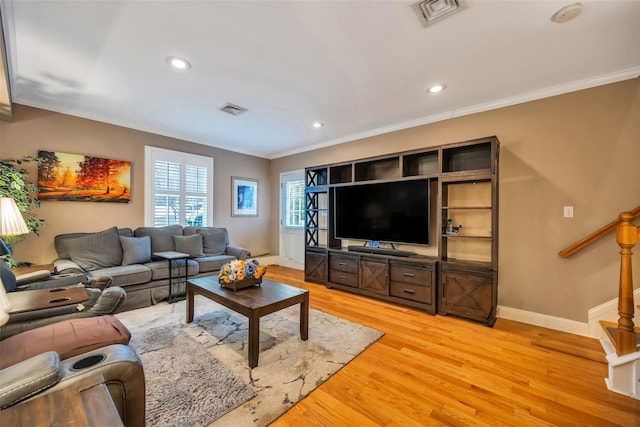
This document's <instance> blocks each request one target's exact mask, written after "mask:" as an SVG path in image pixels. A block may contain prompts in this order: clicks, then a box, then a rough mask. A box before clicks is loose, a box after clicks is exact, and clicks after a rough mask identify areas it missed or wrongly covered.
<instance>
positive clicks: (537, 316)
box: [497, 305, 590, 336]
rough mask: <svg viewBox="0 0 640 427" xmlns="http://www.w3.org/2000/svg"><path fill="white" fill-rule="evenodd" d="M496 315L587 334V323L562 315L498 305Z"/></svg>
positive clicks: (558, 329)
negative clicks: (550, 314) (557, 315)
mask: <svg viewBox="0 0 640 427" xmlns="http://www.w3.org/2000/svg"><path fill="white" fill-rule="evenodd" d="M497 316H498V317H500V318H502V319H509V320H515V321H517V322H522V323H528V324H530V325H536V326H541V327H543V328H549V329H555V330H557V331H563V332H569V333H571V334H576V335H584V336H590V335H589V325H588V324H587V323H584V322H578V321H576V320H571V319H565V318H562V317H556V316H549V315H548V314H541V313H535V312H533V311H526V310H520V309H518V308H512V307H505V306H502V305H499V306H498V312H497Z"/></svg>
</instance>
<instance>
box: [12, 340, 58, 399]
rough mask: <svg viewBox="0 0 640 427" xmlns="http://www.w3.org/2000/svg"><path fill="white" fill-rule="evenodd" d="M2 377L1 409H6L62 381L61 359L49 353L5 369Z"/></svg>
mask: <svg viewBox="0 0 640 427" xmlns="http://www.w3.org/2000/svg"><path fill="white" fill-rule="evenodd" d="M0 377H1V378H2V381H1V382H0V409H4V408H7V407H9V406H11V405H14V404H16V403H18V402H20V401H21V400H24V399H26V398H28V397H30V396H33V395H34V394H36V393H39V392H40V391H42V390H44V389H47V388H49V387H51V386H53V385H55V384H56V383H57V382H58V381H60V378H61V376H60V357H59V356H58V353H56V352H55V351H47V352H45V353H41V354H38V355H37V356H34V357H31V358H29V359H26V360H23V361H22V362H18V363H16V364H15V365H12V366H9V367H7V368H4V369H3V370H1V371H0Z"/></svg>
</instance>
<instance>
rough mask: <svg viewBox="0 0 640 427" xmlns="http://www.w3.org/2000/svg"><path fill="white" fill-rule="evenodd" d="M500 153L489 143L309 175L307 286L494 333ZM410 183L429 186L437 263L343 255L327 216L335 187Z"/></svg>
mask: <svg viewBox="0 0 640 427" xmlns="http://www.w3.org/2000/svg"><path fill="white" fill-rule="evenodd" d="M499 151H500V143H499V141H498V139H497V138H496V137H495V136H490V137H485V138H478V139H475V140H471V141H463V142H458V143H453V144H446V145H440V146H432V147H427V148H424V149H418V150H412V151H405V152H401V153H393V154H389V155H385V156H379V157H373V158H366V159H359V160H355V161H348V162H341V163H336V164H330V165H322V166H313V167H308V168H306V169H305V176H306V186H305V230H304V236H305V279H306V280H308V281H310V282H314V283H320V284H323V285H326V286H327V287H329V288H336V289H341V290H344V291H348V292H352V293H355V294H360V295H366V296H370V297H374V298H378V299H382V300H385V301H390V302H394V303H398V304H401V305H405V306H408V307H413V308H418V309H422V310H425V311H427V312H428V313H431V314H442V315H454V316H458V317H462V318H465V319H469V320H473V321H477V322H481V323H484V324H485V325H487V326H493V324H494V322H495V319H496V307H497V301H498V296H497V295H498V163H499V162H498V157H499ZM415 179H427V180H428V181H429V185H430V192H431V193H432V196H431V200H430V203H431V206H432V207H431V210H430V221H431V224H432V227H431V229H430V236H429V241H430V242H431V245H437V249H438V256H437V257H425V256H408V257H399V256H394V254H393V253H389V252H385V251H382V253H368V252H360V250H366V249H368V248H362V249H359V250H358V251H353V250H352V251H347V250H345V249H343V244H342V240H340V239H336V238H335V237H334V236H335V233H334V224H333V218H332V215H331V213H332V212H333V209H334V190H335V188H336V187H339V186H341V185H358V184H359V183H361V184H367V183H372V182H389V181H401V180H415ZM433 195H435V197H434V196H433ZM434 225H435V226H434ZM396 255H397V254H396ZM403 255H406V254H403Z"/></svg>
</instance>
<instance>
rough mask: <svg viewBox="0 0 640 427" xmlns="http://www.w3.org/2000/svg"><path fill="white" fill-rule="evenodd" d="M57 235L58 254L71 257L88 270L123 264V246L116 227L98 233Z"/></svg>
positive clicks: (61, 256)
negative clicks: (60, 236)
mask: <svg viewBox="0 0 640 427" xmlns="http://www.w3.org/2000/svg"><path fill="white" fill-rule="evenodd" d="M57 237H59V236H56V251H58V256H60V258H69V259H71V260H72V261H73V262H75V263H76V264H78V265H79V266H80V267H82V268H83V269H85V270H87V271H91V270H96V269H98V268H105V267H112V266H115V265H120V264H122V246H120V239H119V238H118V229H117V228H116V227H111V228H108V229H106V230H104V231H100V232H98V233H86V234H84V235H82V236H81V237H69V236H67V237H66V238H64V239H57ZM63 255H66V256H63Z"/></svg>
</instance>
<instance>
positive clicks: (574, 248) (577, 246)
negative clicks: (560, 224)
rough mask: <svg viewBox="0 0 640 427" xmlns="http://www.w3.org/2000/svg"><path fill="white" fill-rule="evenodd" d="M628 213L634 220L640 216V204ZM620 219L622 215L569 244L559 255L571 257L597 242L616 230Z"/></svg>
mask: <svg viewBox="0 0 640 427" xmlns="http://www.w3.org/2000/svg"><path fill="white" fill-rule="evenodd" d="M628 213H631V215H633V218H632V219H631V220H632V221H633V219H634V218H637V217H638V216H640V206H638V207H637V208H635V209H632V210H631V211H630V212H628ZM620 221H621V219H620V217H618V219H616V220H615V221H612V222H611V223H609V224H607V225H605V226H604V227H602V228H601V229H600V230H598V231H596V232H593V233H591V234H589V235H588V236H587V237H585V238H584V239H582V240H580V241H579V242H576V243H574V244H573V245H571V246H569V247H568V248H566V249H563V250H561V251H560V252H559V253H558V255H560V256H561V257H563V258H568V257H570V256H571V255H573V254H575V253H576V252H578V251H579V250H581V249H584V248H585V247H587V246H589V245H590V244H591V243H593V242H595V241H596V240H598V239H599V238H600V237H602V236H604V235H606V234H607V233H610V232H612V231H613V230H615V229H616V227H617V226H618V225H619V224H620Z"/></svg>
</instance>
